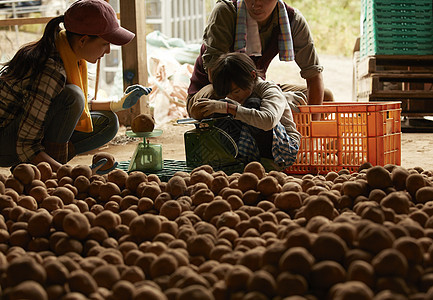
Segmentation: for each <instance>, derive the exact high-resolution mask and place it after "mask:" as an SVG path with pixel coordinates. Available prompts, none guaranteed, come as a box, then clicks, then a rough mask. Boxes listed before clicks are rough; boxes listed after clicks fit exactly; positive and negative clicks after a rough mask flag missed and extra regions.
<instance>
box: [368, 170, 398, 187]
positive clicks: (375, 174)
mask: <svg viewBox="0 0 433 300" xmlns="http://www.w3.org/2000/svg"><path fill="white" fill-rule="evenodd" d="M367 182H368V184H369V185H370V187H371V188H373V189H375V188H378V189H382V190H383V189H386V188H387V187H390V186H392V179H391V174H390V173H389V172H388V171H387V170H386V169H385V168H384V167H382V166H374V167H372V168H370V169H368V170H367Z"/></svg>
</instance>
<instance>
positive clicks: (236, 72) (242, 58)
mask: <svg viewBox="0 0 433 300" xmlns="http://www.w3.org/2000/svg"><path fill="white" fill-rule="evenodd" d="M253 72H255V74H256V76H254V75H253ZM260 73H261V72H259V70H257V68H256V65H255V63H254V61H253V60H252V59H251V58H250V57H249V56H248V55H247V54H245V53H239V52H231V53H225V54H222V55H221V56H220V57H219V58H218V59H217V60H216V61H215V63H214V64H212V67H211V78H212V86H213V89H214V91H215V93H216V94H217V95H218V97H226V96H227V95H228V94H229V93H230V91H231V89H232V83H234V84H236V85H237V86H238V87H239V88H241V89H248V88H252V87H253V86H254V84H255V82H256V80H257V76H259V75H260Z"/></svg>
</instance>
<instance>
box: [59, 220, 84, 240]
mask: <svg viewBox="0 0 433 300" xmlns="http://www.w3.org/2000/svg"><path fill="white" fill-rule="evenodd" d="M62 227H63V230H64V231H65V232H66V233H67V234H68V235H69V236H70V237H72V238H76V239H78V240H83V239H85V238H86V237H87V235H88V234H89V232H90V223H89V221H88V219H87V218H86V217H85V216H84V215H83V214H81V213H70V214H67V215H66V216H65V217H64V218H63V224H62Z"/></svg>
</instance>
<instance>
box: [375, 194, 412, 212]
mask: <svg viewBox="0 0 433 300" xmlns="http://www.w3.org/2000/svg"><path fill="white" fill-rule="evenodd" d="M380 205H381V206H382V207H386V208H391V209H392V210H393V211H394V212H395V213H396V214H408V213H409V207H410V199H409V197H408V195H407V194H406V192H403V191H399V192H392V193H389V194H388V195H386V196H385V197H384V198H383V199H382V200H381V201H380Z"/></svg>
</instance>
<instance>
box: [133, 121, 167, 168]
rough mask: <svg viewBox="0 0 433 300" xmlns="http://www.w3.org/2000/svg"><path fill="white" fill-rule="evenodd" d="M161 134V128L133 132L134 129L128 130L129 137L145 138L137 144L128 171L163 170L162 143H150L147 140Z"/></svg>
mask: <svg viewBox="0 0 433 300" xmlns="http://www.w3.org/2000/svg"><path fill="white" fill-rule="evenodd" d="M161 134H162V130H161V129H154V130H153V131H151V132H133V131H132V130H128V131H126V135H127V136H129V137H134V138H143V142H142V143H139V144H138V145H137V148H136V149H135V151H134V154H133V155H132V158H131V161H130V163H129V166H128V172H131V171H145V172H154V171H160V170H162V167H163V161H162V145H159V144H150V143H149V140H147V139H148V138H152V137H157V136H160V135H161Z"/></svg>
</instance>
